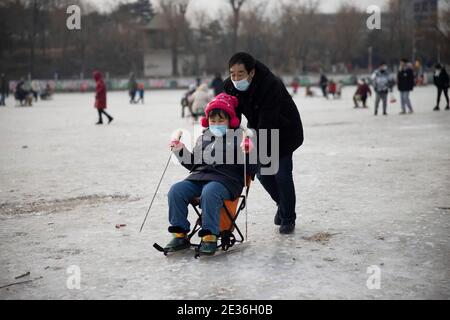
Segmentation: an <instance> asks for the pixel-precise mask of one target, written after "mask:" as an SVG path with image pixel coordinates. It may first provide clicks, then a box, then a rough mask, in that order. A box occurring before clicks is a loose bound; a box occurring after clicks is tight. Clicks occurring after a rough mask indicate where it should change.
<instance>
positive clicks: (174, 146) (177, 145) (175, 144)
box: [169, 140, 184, 152]
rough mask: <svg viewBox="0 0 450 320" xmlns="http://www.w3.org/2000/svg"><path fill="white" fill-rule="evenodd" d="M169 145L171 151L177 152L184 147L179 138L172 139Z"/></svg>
mask: <svg viewBox="0 0 450 320" xmlns="http://www.w3.org/2000/svg"><path fill="white" fill-rule="evenodd" d="M169 147H170V150H172V152H178V151H180V150H183V149H184V143H183V142H181V141H180V140H172V141H170V144H169Z"/></svg>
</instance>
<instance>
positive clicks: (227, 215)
mask: <svg viewBox="0 0 450 320" xmlns="http://www.w3.org/2000/svg"><path fill="white" fill-rule="evenodd" d="M251 180H252V178H251V177H250V176H247V181H246V188H245V189H244V192H243V194H242V195H240V196H239V197H238V198H237V199H235V200H225V201H224V205H223V207H222V209H221V210H220V235H219V236H218V241H217V249H222V251H223V252H227V251H228V250H229V249H230V248H232V247H234V246H235V245H236V243H239V244H240V245H241V244H242V243H244V242H245V241H246V237H244V235H243V234H242V232H241V230H240V229H239V227H238V225H237V224H236V220H237V219H238V217H239V214H240V213H241V212H242V210H244V209H245V208H246V206H247V198H248V192H249V189H250V182H251ZM189 204H190V206H191V207H192V208H193V209H194V211H195V213H196V214H197V216H198V219H197V221H196V223H195V225H194V228H193V229H192V231H191V232H190V233H189V234H188V238H189V241H190V243H191V248H194V249H195V258H196V259H197V258H199V257H200V256H202V255H201V254H200V251H199V249H200V243H193V242H192V238H193V237H194V236H195V235H198V233H199V232H200V231H201V230H202V210H201V207H200V198H194V199H192V200H191V201H190V203H189ZM246 228H247V222H246ZM199 237H200V236H199ZM153 247H154V248H155V249H156V250H158V251H159V252H162V253H163V254H164V255H165V256H168V255H172V254H173V253H177V252H178V251H177V252H169V251H167V250H165V249H164V248H163V247H161V246H160V245H158V244H157V243H155V244H154V245H153ZM183 251H186V250H183Z"/></svg>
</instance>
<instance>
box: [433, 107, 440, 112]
mask: <svg viewBox="0 0 450 320" xmlns="http://www.w3.org/2000/svg"><path fill="white" fill-rule="evenodd" d="M440 110H441V109H439V106H436V107H435V108H434V109H433V111H440Z"/></svg>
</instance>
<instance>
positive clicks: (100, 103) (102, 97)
mask: <svg viewBox="0 0 450 320" xmlns="http://www.w3.org/2000/svg"><path fill="white" fill-rule="evenodd" d="M94 79H95V82H96V86H95V107H96V108H97V109H106V86H105V82H104V81H103V78H102V74H101V73H100V72H98V71H96V72H94Z"/></svg>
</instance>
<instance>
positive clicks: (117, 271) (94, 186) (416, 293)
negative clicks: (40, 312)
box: [0, 87, 450, 299]
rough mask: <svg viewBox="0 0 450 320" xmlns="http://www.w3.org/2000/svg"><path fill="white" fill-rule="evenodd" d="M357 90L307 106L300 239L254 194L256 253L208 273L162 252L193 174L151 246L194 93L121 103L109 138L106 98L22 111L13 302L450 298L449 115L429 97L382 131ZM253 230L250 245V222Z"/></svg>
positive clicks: (4, 185)
mask: <svg viewBox="0 0 450 320" xmlns="http://www.w3.org/2000/svg"><path fill="white" fill-rule="evenodd" d="M354 90H355V88H353V87H346V88H344V94H343V98H342V99H340V100H335V101H333V100H328V101H327V100H325V99H324V98H321V97H317V98H309V99H306V98H305V97H304V88H302V89H301V90H300V93H299V94H298V95H297V96H296V97H295V101H296V103H297V105H298V107H299V110H300V114H301V117H302V120H303V124H304V131H305V143H304V145H303V146H302V147H301V149H299V150H298V151H297V152H296V153H295V155H294V162H295V163H294V179H295V185H296V193H297V215H298V220H297V229H296V232H295V234H293V235H290V236H282V235H280V234H279V232H278V229H277V227H276V226H275V225H274V224H273V217H274V214H275V211H276V207H275V204H274V203H273V202H272V200H271V199H270V197H269V196H268V194H267V193H266V192H265V191H264V190H263V188H262V186H261V184H260V183H259V182H258V181H255V182H254V183H253V185H252V187H251V191H250V195H249V207H248V238H249V240H250V242H249V245H248V246H247V247H246V248H245V249H243V250H240V251H237V252H234V253H230V254H226V255H220V256H217V257H213V258H209V259H200V260H195V259H194V258H193V254H192V255H187V254H181V255H178V256H172V257H168V258H166V257H164V256H163V255H162V254H161V253H159V252H157V251H156V250H154V249H153V248H152V245H153V243H154V242H158V243H160V244H162V245H164V244H166V242H167V241H168V240H169V239H170V235H169V234H168V232H167V227H168V220H167V215H168V214H167V212H168V208H167V192H168V190H169V188H170V186H171V185H172V184H173V183H175V182H177V181H179V180H182V179H184V178H185V177H186V176H187V171H186V169H184V168H183V167H181V166H177V165H175V164H171V165H170V167H169V169H168V171H167V174H166V176H165V177H164V179H163V181H162V184H161V188H160V190H159V193H158V195H157V197H156V199H155V203H154V205H153V208H152V210H151V212H150V214H149V217H148V220H147V224H146V226H145V228H144V230H143V232H142V233H139V227H140V224H141V223H142V220H143V218H144V216H145V213H146V211H147V208H148V205H149V203H150V200H151V198H152V196H153V193H154V191H155V188H156V186H157V184H158V181H159V179H160V177H161V173H162V171H163V169H164V166H165V163H166V161H167V158H168V156H169V154H170V152H169V150H168V147H167V145H168V141H169V139H170V135H171V133H172V132H173V131H174V130H175V129H177V128H185V129H186V130H189V131H191V132H193V126H192V123H191V122H190V121H189V120H187V119H182V118H181V108H180V99H181V96H182V94H183V91H147V92H146V103H145V104H144V105H130V104H129V103H128V96H127V93H126V92H111V93H109V94H108V103H109V107H108V110H107V111H108V112H110V113H111V114H112V115H113V116H114V118H115V120H114V122H113V123H111V124H110V125H103V126H95V125H94V124H95V122H96V121H97V112H96V110H95V109H94V108H93V103H94V94H93V93H86V94H57V95H55V96H54V99H53V100H52V101H45V102H44V101H42V102H41V101H39V102H38V103H36V104H35V106H34V107H32V108H29V107H24V108H17V107H14V106H15V102H14V101H13V99H12V98H9V99H8V100H7V107H6V108H0V225H1V227H0V287H3V288H0V299H17V298H19V299H431V298H441V299H449V298H450V254H449V252H450V243H449V237H450V111H440V112H433V111H432V109H433V107H434V106H435V94H436V93H435V88H434V87H422V88H417V89H416V90H415V91H414V92H413V93H412V97H411V98H412V102H413V105H414V107H415V111H416V112H415V114H413V115H407V116H400V115H399V114H398V113H399V112H400V105H399V102H397V103H396V104H393V105H390V106H389V109H388V113H389V116H387V117H385V116H378V117H374V116H373V103H374V99H373V98H371V99H370V100H369V106H370V109H365V110H362V109H357V110H355V109H353V102H352V99H351V98H352V95H353V93H354ZM397 98H398V94H397ZM441 109H442V104H441ZM190 216H191V217H192V218H194V213H193V212H191V215H190ZM238 221H239V223H238V224H239V225H240V226H241V228H242V229H243V230H245V215H244V214H243V215H241V217H240V219H239V220H238ZM117 224H124V225H126V226H124V227H122V228H120V229H117V228H116V225H117ZM74 266H75V267H74ZM76 271H79V275H80V280H81V282H80V287H79V288H77V286H76V285H75V287H74V284H76V281H75V282H74V281H73V279H74V276H76V275H77V272H76ZM28 272H29V273H30V274H29V275H26V276H24V277H21V278H18V279H15V278H16V277H18V276H21V275H24V274H27V273H28ZM17 282H25V283H20V284H14V285H11V286H8V287H4V286H7V285H9V284H13V283H17ZM378 285H379V286H378Z"/></svg>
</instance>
